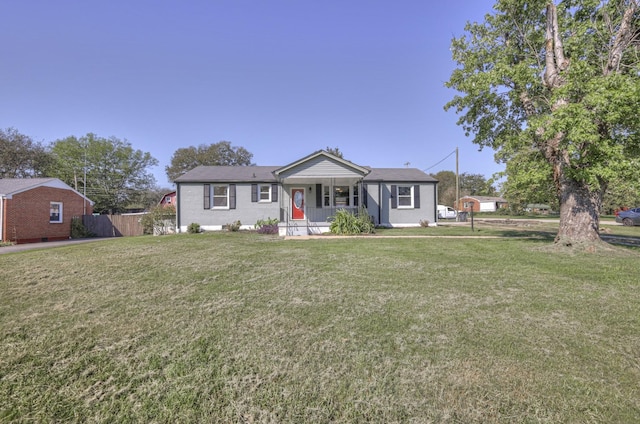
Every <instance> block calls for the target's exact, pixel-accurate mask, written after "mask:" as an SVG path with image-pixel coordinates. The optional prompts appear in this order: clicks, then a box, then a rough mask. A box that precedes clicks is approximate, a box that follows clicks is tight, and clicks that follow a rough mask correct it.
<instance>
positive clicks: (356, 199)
mask: <svg viewBox="0 0 640 424" xmlns="http://www.w3.org/2000/svg"><path fill="white" fill-rule="evenodd" d="M352 190H353V206H360V200H359V196H358V185H357V184H356V185H354V186H353V188H352Z"/></svg>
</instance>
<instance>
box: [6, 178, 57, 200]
mask: <svg viewBox="0 0 640 424" xmlns="http://www.w3.org/2000/svg"><path fill="white" fill-rule="evenodd" d="M53 181H55V178H0V194H2V195H6V196H8V195H11V194H14V193H20V192H22V191H26V190H29V189H32V188H35V187H38V186H41V185H44V184H46V183H48V182H53Z"/></svg>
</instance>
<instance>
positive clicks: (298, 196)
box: [291, 188, 304, 219]
mask: <svg viewBox="0 0 640 424" xmlns="http://www.w3.org/2000/svg"><path fill="white" fill-rule="evenodd" d="M291 218H292V219H304V188H294V189H292V190H291Z"/></svg>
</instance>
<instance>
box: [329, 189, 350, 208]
mask: <svg viewBox="0 0 640 424" xmlns="http://www.w3.org/2000/svg"><path fill="white" fill-rule="evenodd" d="M333 205H334V206H335V207H337V208H339V207H345V206H349V186H334V187H333Z"/></svg>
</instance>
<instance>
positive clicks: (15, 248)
mask: <svg viewBox="0 0 640 424" xmlns="http://www.w3.org/2000/svg"><path fill="white" fill-rule="evenodd" d="M111 238H113V237H92V238H84V239H72V240H62V241H47V242H43V243H25V244H14V245H11V246H2V247H0V255H2V254H5V253H14V252H22V251H24V250H36V249H49V248H52V247H60V246H69V245H71V244H80V243H91V242H96V241H101V240H109V239H111Z"/></svg>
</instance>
